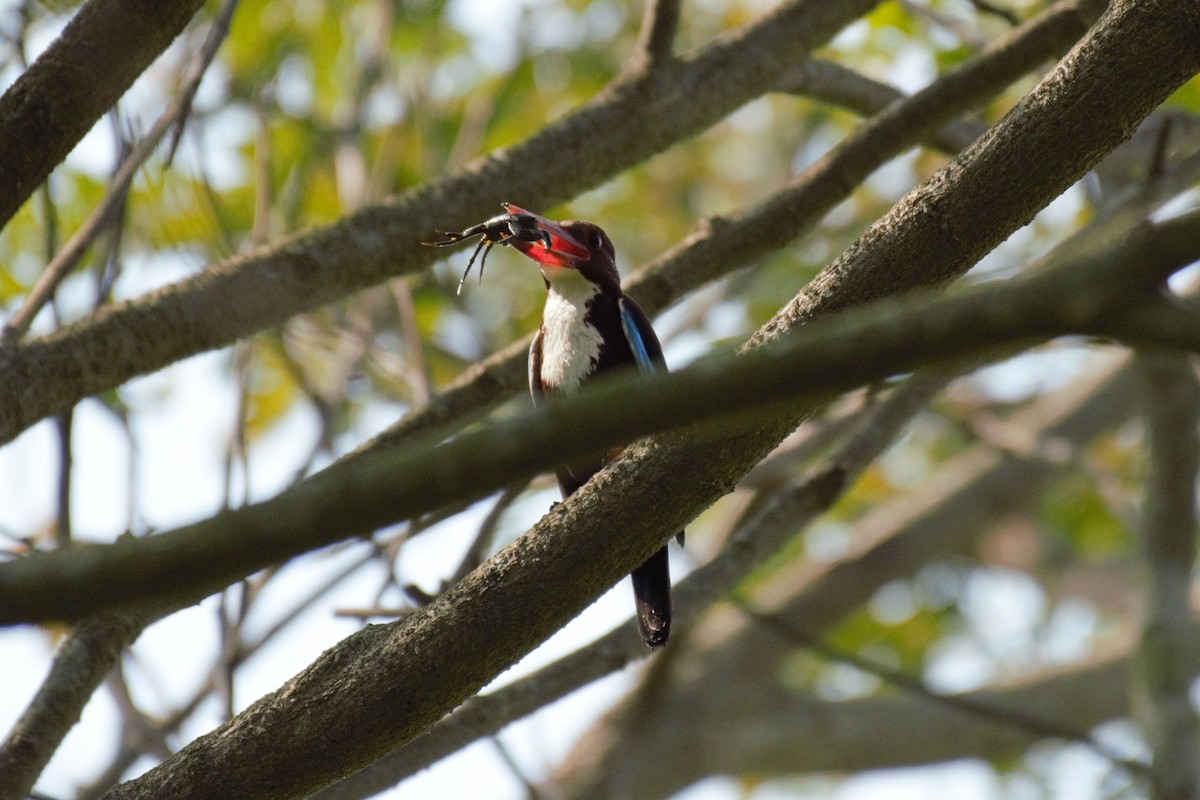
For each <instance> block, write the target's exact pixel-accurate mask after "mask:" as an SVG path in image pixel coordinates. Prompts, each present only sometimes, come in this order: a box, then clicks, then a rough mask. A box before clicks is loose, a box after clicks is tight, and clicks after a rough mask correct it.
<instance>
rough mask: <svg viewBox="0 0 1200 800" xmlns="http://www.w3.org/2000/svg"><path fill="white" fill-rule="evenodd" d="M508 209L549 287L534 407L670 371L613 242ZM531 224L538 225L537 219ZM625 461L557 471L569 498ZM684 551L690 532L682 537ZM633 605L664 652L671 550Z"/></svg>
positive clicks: (535, 367)
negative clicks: (619, 375) (625, 377)
mask: <svg viewBox="0 0 1200 800" xmlns="http://www.w3.org/2000/svg"><path fill="white" fill-rule="evenodd" d="M505 208H506V209H507V210H508V212H509V213H510V214H511V215H513V219H515V220H519V222H520V224H519V226H518V225H515V224H514V225H513V230H514V231H515V230H517V229H518V228H520V230H522V231H524V233H523V235H513V236H510V237H508V238H506V239H505V240H504V242H503V243H504V244H507V245H509V246H511V247H513V248H514V249H516V250H518V251H519V252H521V253H522V254H524V255H525V256H526V257H528V258H530V259H532V260H533V261H535V262H537V264H538V266H539V267H540V268H541V272H542V278H543V279H544V281H545V284H546V304H545V307H544V309H543V311H542V324H541V327H540V328H539V329H538V332H537V333H536V334H535V335H534V337H533V344H532V345H531V346H530V348H529V390H530V393H531V394H532V395H533V402H534V405H535V406H536V405H538V404H540V403H542V402H544V401H545V400H546V399H547V398H549V397H552V396H554V395H558V394H570V393H573V392H576V391H578V390H579V389H580V388H581V387H582V386H584V385H585V384H587V383H588V382H589V381H591V380H593V379H595V378H597V377H599V376H601V375H605V374H609V373H612V372H615V371H617V370H623V369H638V370H640V371H642V372H647V373H649V372H658V371H665V370H666V361H665V359H664V358H663V351H662V345H661V344H660V343H659V340H658V337H657V336H656V335H655V333H654V328H653V327H651V325H650V319H649V317H647V316H646V313H645V312H644V311H643V310H642V309H641V307H639V306H638V304H637V303H636V302H634V300H633V298H631V297H630V296H629V295H627V294H625V293H624V292H623V291H622V290H621V278H620V275H619V274H618V272H617V264H616V251H615V249H614V248H613V243H612V240H611V239H609V237H608V235H607V234H606V233H605V232H604V231H603V230H602V229H601V228H600V227H599V226H597V225H594V224H592V223H590V222H584V221H582V220H565V221H562V222H552V221H551V220H549V219H546V218H544V217H541V216H539V215H537V214H533V213H531V212H528V211H525V210H524V209H522V208H519V207H518V206H514V205H511V204H507V203H506V204H505ZM530 218H532V220H531V219H530ZM619 453H620V450H619V449H618V450H616V451H613V452H610V453H607V454H605V455H603V456H599V457H596V458H593V459H591V460H585V461H582V462H577V463H572V464H569V465H567V466H563V467H561V468H559V469H558V470H557V471H556V477H557V478H558V485H559V489H560V490H561V491H562V496H563V497H564V498H566V497H569V496H570V495H571V494H573V493H574V492H575V491H577V490H578V489H579V488H580V487H581V486H583V485H584V484H585V483H587V481H588V479H590V478H591V477H592V476H593V475H594V474H596V473H597V472H599V471H600V470H601V469H602V468H603V467H604V466H605V464H607V463H608V462H609V461H611V460H612V459H613V458H615V457H616V455H618V454H619ZM677 539H678V541H679V542H680V544H682V543H683V532H682V531H681V532H680V533H679V534H678V535H677ZM630 577H631V578H632V580H633V592H634V601H635V605H636V608H637V619H638V628H639V632H640V633H641V637H642V641H643V642H644V643H645V645H646V647H647V648H649V649H650V650H656V649H658V648H661V647H664V646H665V645H666V643H667V638H668V636H669V635H670V631H671V574H670V568H669V565H668V561H667V548H666V545H664V546H663V547H662V548H661V549H660V550H658V551H657V552H656V553H655V554H654V555H652V556H650V558H649V560H648V561H646V562H645V563H644V564H642V565H641V566H640V567H638V568H637V569H635V570H634V571H633V573H632V574H631V576H630Z"/></svg>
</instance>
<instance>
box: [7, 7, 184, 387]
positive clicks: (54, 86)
mask: <svg viewBox="0 0 1200 800" xmlns="http://www.w3.org/2000/svg"><path fill="white" fill-rule="evenodd" d="M201 5H203V2H202V0H89V1H88V2H87V3H86V4H85V5H84V6H83V8H81V9H80V10H79V13H78V14H76V15H75V17H74V18H73V19H72V20H71V22H70V23H69V24H68V25H67V27H66V28H65V29H64V30H63V32H62V34H61V35H60V36H59V37H58V38H57V39H56V40H55V41H54V43H53V44H51V45H50V47H49V48H48V49H47V50H46V52H44V53H42V55H41V56H40V57H39V58H38V59H37V61H35V62H34V63H33V65H32V66H30V68H29V69H28V70H26V71H25V72H24V73H23V74H22V75H21V77H19V78H17V81H16V83H14V84H13V85H12V86H11V87H9V89H8V91H6V92H5V93H4V96H3V97H0V152H3V153H5V154H6V155H5V158H3V159H0V187H3V188H0V226H3V225H4V224H6V223H7V222H8V221H9V220H10V219H11V218H12V216H13V214H15V213H17V209H18V208H20V207H21V204H22V203H24V202H25V201H26V200H27V199H28V198H29V195H31V194H32V193H33V190H34V189H36V188H37V187H38V186H40V185H41V184H42V182H43V181H45V180H46V176H48V175H49V174H50V171H51V170H53V169H54V167H56V166H57V165H58V163H59V162H60V161H62V160H63V159H64V158H66V156H67V153H69V152H71V149H72V148H73V147H75V145H76V143H78V142H79V140H80V139H82V138H83V135H84V134H85V133H87V132H88V131H89V130H91V128H92V126H93V125H95V124H96V120H98V119H100V117H101V115H102V114H104V112H106V111H108V109H109V108H111V107H112V105H113V104H114V103H116V102H117V100H118V99H119V98H120V97H121V95H123V94H125V90H126V89H128V88H129V87H130V86H131V85H132V84H133V82H134V80H135V79H136V78H137V77H138V76H139V75H141V74H142V72H144V71H145V70H146V68H147V67H148V66H150V64H151V62H153V61H154V59H156V58H158V55H159V54H160V53H161V52H162V51H163V50H165V49H166V48H167V45H169V44H170V43H171V42H172V41H173V40H174V39H175V37H176V36H178V35H179V32H180V31H182V30H183V28H184V26H185V25H187V23H188V20H190V19H191V18H192V16H193V15H194V14H195V13H196V10H197V9H198V8H200V6H201ZM57 410H58V411H62V410H65V409H64V408H59V409H57Z"/></svg>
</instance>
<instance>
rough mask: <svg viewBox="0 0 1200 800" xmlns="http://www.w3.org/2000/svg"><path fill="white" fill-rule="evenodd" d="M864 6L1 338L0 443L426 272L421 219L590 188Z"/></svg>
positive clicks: (686, 62) (794, 16) (796, 9)
mask: <svg viewBox="0 0 1200 800" xmlns="http://www.w3.org/2000/svg"><path fill="white" fill-rule="evenodd" d="M877 2H878V0H848V1H847V2H843V3H837V4H829V3H826V2H822V1H821V0H796V1H795V2H791V3H786V4H784V5H783V6H781V7H780V8H778V9H775V10H774V11H771V12H769V13H767V14H765V15H764V16H762V17H760V18H759V19H758V20H756V21H754V22H752V23H750V24H748V25H746V26H744V27H743V28H741V29H739V30H736V31H733V32H731V33H730V34H728V35H726V36H722V37H720V38H718V39H717V40H716V41H715V42H714V43H712V44H711V45H709V46H708V47H706V48H704V49H703V50H702V51H700V52H699V53H697V54H696V55H694V56H691V57H689V58H687V59H679V60H678V61H676V62H672V64H671V66H670V67H669V68H666V67H664V68H661V69H657V70H655V71H654V72H652V73H649V74H642V73H634V74H631V75H625V76H623V77H621V78H619V79H617V80H616V81H614V82H613V83H612V84H610V85H609V87H608V88H607V89H606V90H604V91H603V92H601V93H600V94H599V95H598V96H597V97H596V98H595V99H593V100H592V101H591V102H590V103H587V104H586V105H584V106H583V107H581V108H580V109H579V110H577V111H576V112H575V113H574V114H571V115H569V116H568V117H567V118H566V119H564V120H562V121H561V122H559V123H558V124H556V125H553V126H550V127H548V128H545V129H543V130H542V131H540V132H539V133H537V134H535V135H534V136H532V137H531V138H530V139H528V140H526V141H525V142H523V143H521V144H519V145H517V146H515V147H512V148H510V149H507V150H502V151H499V152H497V153H495V154H493V155H492V156H490V157H489V158H487V159H484V160H482V161H480V162H476V163H474V164H473V165H470V166H468V167H467V168H466V169H465V170H464V171H463V172H461V173H459V174H458V175H455V176H452V177H450V178H447V179H445V180H442V181H439V182H437V183H434V184H431V185H427V186H424V187H422V188H420V189H417V190H415V191H413V192H410V193H408V194H405V195H402V196H400V197H397V198H394V199H392V200H390V201H387V202H385V203H383V204H381V205H376V206H370V207H367V208H364V209H362V210H360V211H358V212H356V213H355V214H352V215H350V216H348V217H345V218H343V219H341V220H339V221H338V222H337V223H334V224H333V225H329V226H327V227H324V228H318V229H315V230H313V231H310V232H307V233H303V234H298V235H295V236H292V237H290V238H287V239H284V240H283V241H281V242H279V243H276V244H273V245H270V246H267V247H262V248H258V249H255V250H252V251H250V252H248V253H244V254H240V255H237V256H234V257H233V258H231V259H229V260H227V261H224V262H221V263H219V264H213V265H211V266H209V267H208V268H206V269H205V270H204V271H203V272H201V273H200V274H198V275H196V276H195V277H192V278H189V279H186V280H184V281H181V282H179V283H176V284H173V285H171V286H168V287H166V288H164V289H161V290H159V291H157V292H153V293H151V294H149V295H147V296H145V297H143V298H140V299H137V300H133V301H130V302H126V303H121V304H117V305H114V306H109V307H106V308H104V309H102V310H100V311H98V312H97V313H95V314H93V315H92V316H90V317H88V318H86V319H84V320H82V321H80V322H78V323H76V324H74V325H71V326H68V327H67V328H64V329H62V330H60V331H56V332H55V333H53V334H51V335H49V336H46V337H44V338H41V339H36V340H33V341H30V342H28V343H25V344H23V345H20V346H18V347H10V348H7V349H0V443H2V442H5V441H9V440H10V439H12V438H13V437H14V436H15V435H16V434H17V433H19V432H20V431H21V430H24V429H25V428H26V427H27V426H29V425H31V424H33V423H34V422H36V421H37V420H39V419H41V418H43V417H45V416H48V415H50V414H55V413H58V412H60V411H62V410H65V409H66V408H69V407H71V406H72V405H74V404H75V403H76V402H78V401H79V400H81V399H82V398H84V397H87V396H89V395H91V394H95V393H96V392H99V391H102V390H104V389H108V388H111V387H114V386H118V385H120V384H121V383H123V382H125V381H126V380H128V379H129V378H131V377H134V376H136V375H140V374H144V373H147V372H153V371H154V370H157V369H161V368H162V367H164V366H166V365H168V364H171V363H173V362H175V361H178V360H180V359H182V358H186V357H187V356H190V355H194V354H196V353H200V352H204V351H205V350H210V349H212V348H216V347H221V346H224V345H227V344H229V343H231V342H233V341H235V340H236V339H238V338H240V337H243V336H247V335H249V334H252V333H255V332H256V331H260V330H263V329H265V328H270V327H273V326H276V325H278V324H280V323H282V322H283V321H284V320H286V319H288V318H289V317H291V316H293V315H295V314H297V313H300V312H302V311H307V310H310V309H313V308H316V307H318V306H320V305H323V304H325V303H328V302H330V301H332V300H336V299H338V298H340V297H343V296H345V295H347V294H350V293H352V292H355V291H358V290H360V289H363V288H365V287H367V286H371V285H374V284H376V283H379V282H380V281H383V280H385V279H388V278H392V277H395V276H397V275H403V274H406V273H412V272H416V271H418V270H422V269H425V268H426V267H428V266H429V265H430V264H431V263H432V262H433V261H434V260H435V259H436V258H437V253H436V252H435V251H434V250H433V249H432V248H428V247H422V246H420V242H421V240H422V238H423V237H426V236H427V235H428V234H429V232H430V231H432V230H433V229H434V228H435V227H440V228H445V227H447V226H450V225H453V224H454V223H455V221H456V220H461V221H465V222H472V221H474V220H477V219H479V218H481V217H485V216H491V215H492V214H494V213H495V209H496V206H497V204H498V203H499V202H500V201H502V200H507V199H512V200H520V202H521V203H522V204H524V205H526V206H529V207H532V208H541V207H545V206H550V205H553V204H555V203H557V202H561V201H563V200H566V199H568V198H570V197H573V196H575V195H576V194H578V193H579V192H581V191H583V190H585V189H587V188H590V187H592V186H595V185H596V184H598V183H600V182H601V181H603V180H605V179H607V178H609V177H611V176H612V175H613V174H615V173H616V172H619V171H620V170H622V169H625V168H627V167H629V166H632V165H634V164H636V163H638V162H640V161H643V160H644V159H646V158H648V157H650V156H651V155H653V154H655V153H657V152H660V151H661V150H664V149H666V148H667V147H669V146H671V145H672V144H674V143H675V142H677V141H680V140H682V139H686V138H688V137H689V136H691V135H693V134H695V133H696V132H697V131H700V130H703V129H704V128H706V127H708V126H710V125H712V124H713V123H714V122H716V121H717V120H719V119H721V118H722V117H724V116H725V115H726V114H728V113H729V112H731V111H733V110H734V109H736V108H738V107H739V106H741V105H742V104H744V103H745V102H747V101H748V100H750V99H752V98H753V97H754V96H755V95H756V94H757V93H758V92H761V91H762V87H763V86H766V85H769V84H770V82H771V79H772V78H773V77H774V76H775V75H776V74H778V73H779V72H780V71H781V70H782V69H783V68H784V67H785V66H786V65H787V63H788V62H789V60H791V59H794V58H799V57H802V56H803V55H804V54H805V53H807V52H809V51H811V50H812V49H814V48H815V47H818V46H820V45H821V44H823V43H824V42H825V41H826V40H828V39H829V38H830V37H831V36H833V35H834V34H835V33H837V31H838V30H839V29H840V28H841V27H843V26H844V25H846V24H847V23H849V22H851V21H852V20H854V19H855V18H857V17H858V16H859V15H861V14H863V13H865V12H866V11H867V10H869V9H870V8H871V7H873V6H874V5H875V4H876V3H877ZM701 95H703V97H704V102H703V103H698V102H695V98H696V97H698V96H701ZM534 164H535V165H537V168H536V169H531V168H530V165H534Z"/></svg>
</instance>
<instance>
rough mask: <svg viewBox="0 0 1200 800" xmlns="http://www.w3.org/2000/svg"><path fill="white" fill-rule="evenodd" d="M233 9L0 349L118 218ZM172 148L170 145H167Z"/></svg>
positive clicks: (9, 327)
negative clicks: (175, 98) (143, 165)
mask: <svg viewBox="0 0 1200 800" xmlns="http://www.w3.org/2000/svg"><path fill="white" fill-rule="evenodd" d="M236 5H237V0H226V2H225V5H224V7H223V8H222V10H221V13H220V15H219V16H218V18H217V20H216V22H214V23H213V27H212V29H211V30H210V31H209V35H208V38H207V39H205V41H204V46H203V47H202V48H201V49H200V52H199V53H198V54H197V56H196V62H195V64H193V66H192V68H191V70H190V71H189V76H188V78H187V80H186V81H185V85H184V88H183V92H182V93H181V95H180V97H179V98H178V99H177V100H176V101H175V102H174V103H173V104H172V105H171V107H170V108H168V109H167V110H166V111H165V112H163V114H162V116H160V117H159V118H158V121H157V122H155V123H154V127H152V128H151V129H150V132H149V133H147V134H146V135H145V136H144V137H142V139H141V141H139V142H138V143H137V146H136V147H134V148H133V149H132V150H131V151H130V152H129V154H128V155H127V156H126V157H125V160H124V161H123V162H122V163H121V166H120V168H119V169H118V170H117V172H116V174H115V175H114V176H113V178H112V180H111V181H110V182H109V185H108V190H107V191H106V192H105V194H104V199H103V200H101V201H100V204H99V205H98V206H96V208H95V210H94V211H92V213H91V214H90V215H89V216H88V218H87V220H86V221H85V222H84V223H83V225H81V226H80V228H79V230H77V231H76V232H75V235H74V236H72V237H71V238H70V240H68V241H67V244H66V245H65V246H64V247H63V248H62V250H60V251H59V252H58V255H56V256H55V257H54V259H53V260H52V261H51V262H50V263H49V264H47V265H46V269H45V270H44V271H43V272H42V276H41V277H40V278H39V279H38V282H37V284H35V285H34V287H33V288H32V289H31V290H30V291H29V294H28V295H27V296H26V297H25V302H23V303H22V304H21V307H20V308H19V309H17V311H16V313H14V314H13V315H12V317H11V318H10V319H9V320H8V322H6V323H5V325H4V329H3V330H2V331H0V347H3V346H4V345H8V344H12V343H13V342H16V341H17V340H18V339H20V338H21V337H22V336H24V335H25V333H26V332H27V331H28V330H29V326H30V325H32V324H33V320H34V317H36V316H37V314H38V312H39V311H41V310H42V306H44V305H45V304H46V303H47V302H49V300H50V298H51V297H52V296H53V295H54V290H55V289H56V288H57V287H58V284H59V283H61V282H62V279H63V278H65V277H66V276H67V274H68V273H70V272H71V270H73V269H74V268H75V267H76V265H78V264H79V260H80V259H81V258H83V256H84V254H85V253H86V252H87V251H88V249H89V248H90V247H91V246H92V243H93V242H95V241H96V237H98V236H99V235H100V234H101V233H103V231H104V229H105V228H106V227H108V225H109V224H110V223H111V222H112V220H113V219H114V218H115V217H116V216H117V215H118V214H119V211H120V209H121V208H122V207H123V206H124V204H125V197H126V195H127V193H128V191H129V186H130V184H131V183H133V178H134V176H135V175H136V174H137V171H138V169H140V168H141V166H142V164H144V163H145V161H146V159H148V158H149V157H150V155H151V154H152V153H153V152H154V149H155V148H156V147H158V144H159V142H161V141H162V140H163V137H164V136H166V135H167V133H169V132H170V131H171V129H172V128H175V129H179V128H180V126H182V124H183V122H184V120H185V119H186V117H187V114H188V112H189V111H190V110H191V107H192V98H193V97H194V96H195V94H196V90H197V89H198V88H199V87H200V81H201V79H203V77H204V73H205V71H206V70H207V69H208V67H209V65H210V64H212V60H213V58H214V57H215V56H216V54H217V49H218V48H219V47H220V46H221V42H223V41H224V40H225V36H226V35H227V34H228V33H229V17H230V16H231V15H232V14H233V9H234V7H236ZM0 136H3V131H2V130H0ZM172 149H174V145H172Z"/></svg>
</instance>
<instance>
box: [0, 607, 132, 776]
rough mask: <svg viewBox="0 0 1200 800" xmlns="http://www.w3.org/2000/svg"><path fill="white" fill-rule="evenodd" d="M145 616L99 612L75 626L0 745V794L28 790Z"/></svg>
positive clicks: (76, 720) (129, 643)
mask: <svg viewBox="0 0 1200 800" xmlns="http://www.w3.org/2000/svg"><path fill="white" fill-rule="evenodd" d="M149 619H150V618H149V617H148V616H147V615H145V614H142V613H138V612H133V613H111V614H99V615H97V616H95V617H89V618H88V619H86V620H84V621H82V622H80V623H79V624H78V625H77V626H75V629H74V630H73V631H71V634H70V635H69V636H68V637H67V638H66V640H65V641H64V642H63V644H62V647H61V648H60V649H59V651H58V655H56V656H55V658H54V665H53V666H52V667H51V669H50V674H49V675H48V676H47V677H46V680H45V682H44V683H43V684H42V687H41V689H39V690H38V693H37V696H36V697H34V699H33V702H31V703H30V704H29V707H28V708H27V709H26V710H25V713H24V714H23V715H22V716H21V719H20V720H18V721H17V724H16V725H15V726H14V727H13V729H12V731H11V732H10V733H9V734H8V738H7V739H5V740H4V744H3V745H2V746H0V797H3V798H20V797H25V796H26V794H28V792H29V791H30V790H31V789H32V788H33V784H34V782H35V781H36V780H37V779H38V776H39V775H41V773H42V770H43V769H44V768H45V766H46V764H47V763H48V762H49V761H50V757H51V756H52V755H54V751H55V750H57V749H58V746H59V744H61V743H62V740H63V737H64V736H66V735H67V731H69V730H70V729H71V727H72V726H73V725H74V724H75V723H76V722H78V721H79V716H80V714H82V713H83V707H84V705H86V704H87V701H88V700H89V699H90V698H91V696H92V693H93V692H94V691H95V690H96V687H98V686H99V685H100V682H101V681H103V680H104V676H105V675H107V674H108V673H109V670H111V669H112V667H113V665H114V664H115V663H116V661H117V659H118V658H119V657H120V655H121V653H122V652H123V651H124V650H125V648H126V647H128V646H129V645H131V644H133V641H134V640H135V639H136V638H137V637H138V635H139V634H140V633H141V632H142V629H143V628H144V627H145V625H146V623H147V622H148V621H149Z"/></svg>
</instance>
